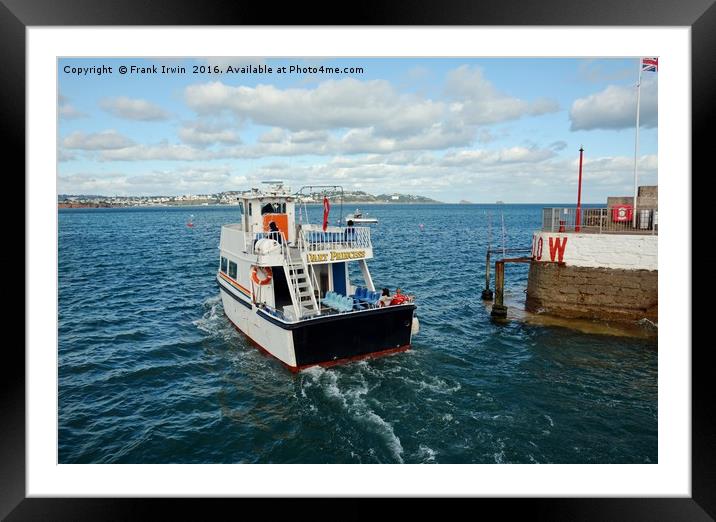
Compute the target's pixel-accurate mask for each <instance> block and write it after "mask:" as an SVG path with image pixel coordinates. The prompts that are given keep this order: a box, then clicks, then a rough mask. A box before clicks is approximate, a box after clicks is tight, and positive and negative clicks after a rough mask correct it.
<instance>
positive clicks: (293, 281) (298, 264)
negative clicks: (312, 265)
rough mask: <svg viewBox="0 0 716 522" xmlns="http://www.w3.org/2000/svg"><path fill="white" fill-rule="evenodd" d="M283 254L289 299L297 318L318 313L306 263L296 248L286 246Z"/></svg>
mask: <svg viewBox="0 0 716 522" xmlns="http://www.w3.org/2000/svg"><path fill="white" fill-rule="evenodd" d="M285 252H286V253H285V256H284V270H285V271H286V274H287V276H288V280H289V283H290V286H291V290H292V291H291V299H292V300H293V309H294V312H295V313H296V317H297V318H299V319H300V318H302V317H306V316H309V315H314V314H316V313H318V311H319V307H318V301H317V300H316V291H315V286H314V284H313V281H312V277H311V275H312V274H310V272H309V267H308V263H307V262H306V259H305V257H304V256H303V255H301V252H300V251H299V250H298V249H297V248H287V249H286V250H285Z"/></svg>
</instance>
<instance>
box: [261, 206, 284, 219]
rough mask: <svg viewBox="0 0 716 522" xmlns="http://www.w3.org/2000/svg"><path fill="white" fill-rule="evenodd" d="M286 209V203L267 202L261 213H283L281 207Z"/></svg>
mask: <svg viewBox="0 0 716 522" xmlns="http://www.w3.org/2000/svg"><path fill="white" fill-rule="evenodd" d="M282 208H283V209H284V213H285V211H286V203H283V204H281V203H266V204H265V205H264V206H263V207H261V215H262V216H263V215H264V214H279V213H281V209H282Z"/></svg>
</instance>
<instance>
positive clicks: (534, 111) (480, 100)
mask: <svg viewBox="0 0 716 522" xmlns="http://www.w3.org/2000/svg"><path fill="white" fill-rule="evenodd" d="M445 92H446V93H447V94H448V96H450V97H451V98H452V99H454V100H456V103H455V104H454V105H453V109H454V110H455V112H457V113H459V114H460V116H461V117H462V118H463V119H464V121H465V122H466V123H468V124H471V125H489V124H493V123H500V122H504V121H509V120H516V119H518V118H522V117H524V116H538V115H541V114H546V113H550V112H556V111H557V110H559V105H558V103H557V102H556V101H554V100H550V99H546V98H540V99H537V100H535V101H533V102H528V101H526V100H522V99H519V98H515V97H513V96H509V95H507V94H504V93H502V92H500V91H499V90H498V89H497V88H496V87H495V86H494V85H493V84H492V83H491V82H490V81H489V80H487V78H485V76H484V74H483V71H482V69H480V68H479V67H469V66H467V65H463V66H460V67H458V68H457V69H455V70H453V71H450V72H449V73H448V75H447V80H446V84H445Z"/></svg>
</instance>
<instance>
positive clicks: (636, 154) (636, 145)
mask: <svg viewBox="0 0 716 522" xmlns="http://www.w3.org/2000/svg"><path fill="white" fill-rule="evenodd" d="M641 71H642V59H641V58H639V80H638V82H637V84H636V140H635V143H634V202H633V203H632V212H633V215H632V223H631V224H632V227H633V228H636V200H637V197H638V195H639V187H638V181H637V173H638V168H637V161H638V158H639V105H640V103H641Z"/></svg>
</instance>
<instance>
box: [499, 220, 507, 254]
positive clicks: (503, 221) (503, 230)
mask: <svg viewBox="0 0 716 522" xmlns="http://www.w3.org/2000/svg"><path fill="white" fill-rule="evenodd" d="M500 218H501V219H502V257H503V258H504V257H507V256H506V255H505V212H504V211H503V210H502V209H500Z"/></svg>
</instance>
